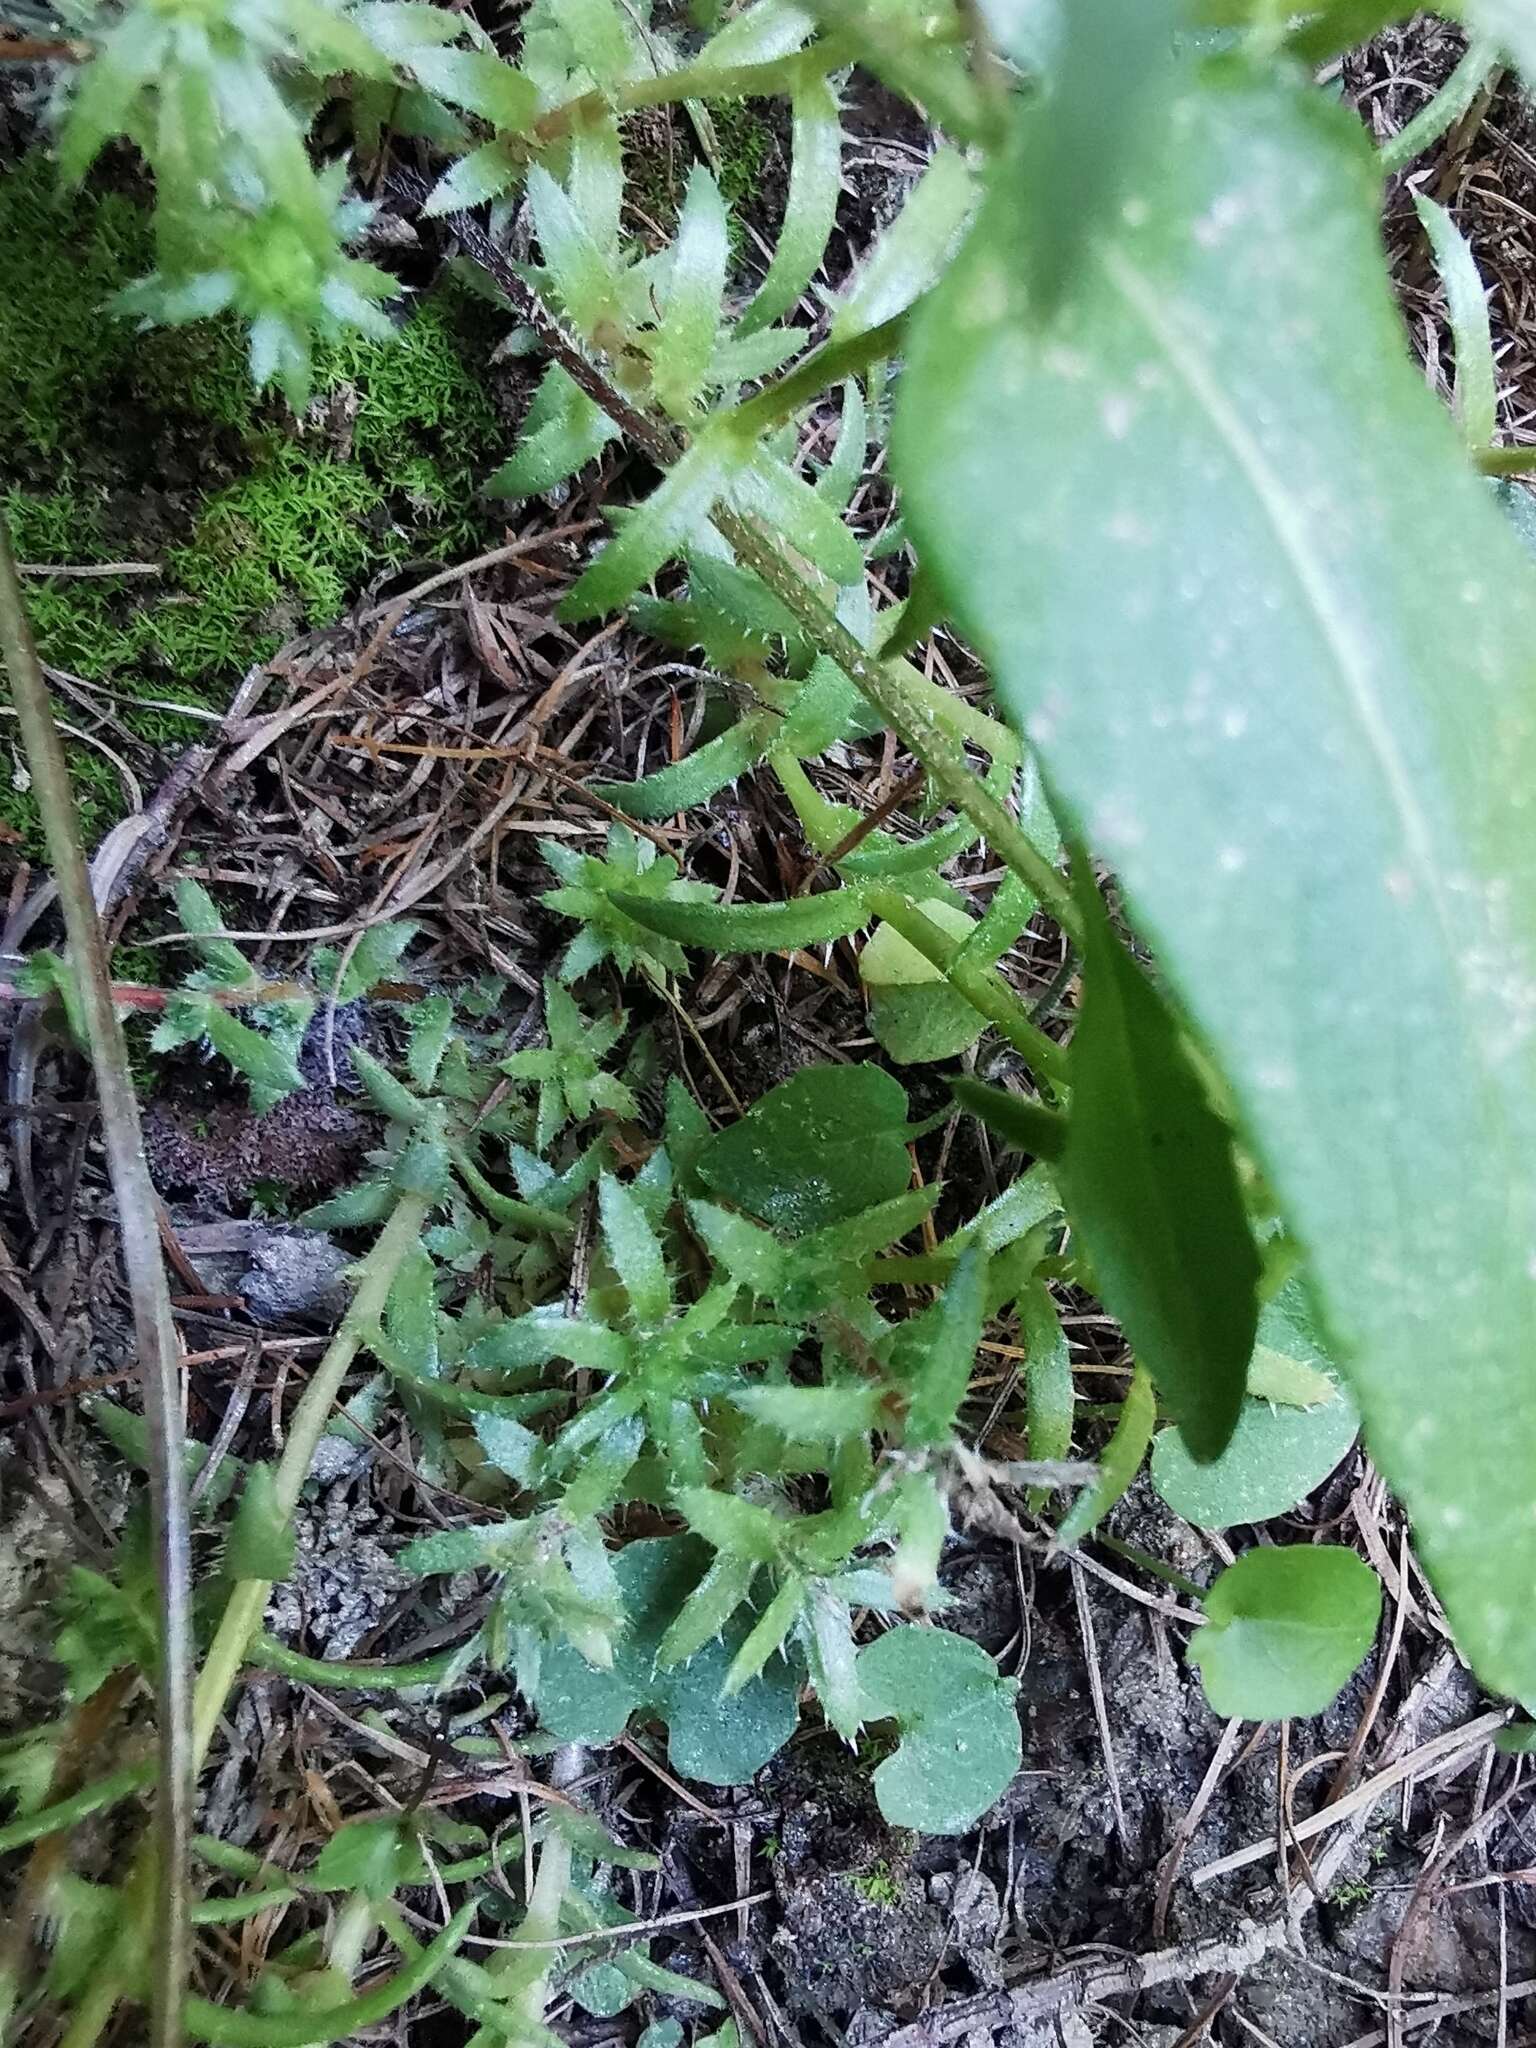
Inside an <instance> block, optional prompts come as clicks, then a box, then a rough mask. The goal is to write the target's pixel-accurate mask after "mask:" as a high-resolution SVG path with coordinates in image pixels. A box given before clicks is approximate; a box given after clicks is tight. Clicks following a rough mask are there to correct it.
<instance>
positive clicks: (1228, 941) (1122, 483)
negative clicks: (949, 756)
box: [896, 71, 1536, 1699]
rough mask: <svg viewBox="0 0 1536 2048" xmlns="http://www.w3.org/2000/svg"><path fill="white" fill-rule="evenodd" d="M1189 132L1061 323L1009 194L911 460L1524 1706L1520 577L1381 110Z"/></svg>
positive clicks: (1376, 1435) (1467, 1607) (976, 267)
mask: <svg viewBox="0 0 1536 2048" xmlns="http://www.w3.org/2000/svg"><path fill="white" fill-rule="evenodd" d="M1173 121H1174V124H1175V127H1176V130H1177V138H1176V146H1174V147H1172V148H1170V150H1169V151H1168V154H1167V157H1166V164H1165V171H1164V176H1163V178H1162V179H1161V180H1160V181H1158V182H1157V183H1156V184H1154V185H1150V186H1149V187H1148V190H1147V193H1146V195H1145V212H1144V213H1143V212H1142V211H1141V210H1140V209H1138V210H1137V211H1136V213H1135V215H1134V219H1133V221H1124V220H1122V222H1121V225H1120V226H1119V228H1118V229H1117V230H1116V232H1115V234H1114V235H1113V236H1112V237H1107V238H1105V239H1104V240H1102V241H1101V243H1100V245H1099V249H1098V254H1097V259H1096V262H1095V264H1094V266H1093V278H1092V286H1091V289H1084V290H1082V291H1081V292H1080V293H1079V294H1078V296H1077V299H1075V300H1074V303H1073V305H1072V308H1071V309H1070V312H1069V314H1068V315H1066V316H1065V317H1064V318H1063V319H1062V320H1061V322H1060V323H1059V324H1058V327H1057V329H1056V331H1054V332H1053V333H1052V335H1051V336H1050V337H1049V340H1048V341H1045V342H1042V341H1040V340H1038V339H1037V338H1036V337H1035V336H1034V335H1033V334H1032V332H1031V329H1030V326H1029V321H1028V316H1027V309H1025V308H1024V307H1023V306H1022V305H1021V304H1020V303H1019V298H1018V294H1017V292H1016V290H1015V288H1014V285H1013V283H1012V280H1011V272H1010V270H1009V267H1008V262H1007V254H1006V252H1007V243H1006V239H1000V230H999V224H998V221H997V219H996V204H994V206H993V207H992V209H991V212H992V217H991V218H990V219H989V220H987V221H983V222H982V223H981V224H979V225H978V228H977V230H976V233H975V234H974V236H973V238H972V240H971V242H970V243H969V244H968V246H967V248H966V250H965V251H964V252H963V254H962V257H961V259H960V261H959V264H958V266H957V269H956V272H955V273H954V274H953V276H952V278H951V280H950V281H948V282H947V283H946V286H945V289H944V293H943V295H942V297H943V304H942V305H940V304H938V303H935V304H934V305H933V306H932V308H931V309H930V312H929V315H928V316H927V317H925V318H924V319H923V320H921V321H920V322H919V328H920V330H921V331H920V334H919V337H918V340H917V342H916V344H915V347H914V357H913V362H912V365H911V367H910V369H909V371H908V373H907V382H906V387H905V390H904V393H903V400H902V403H903V408H904V416H903V418H902V420H901V421H900V422H899V423H898V428H899V431H898V435H897V447H896V453H897V457H898V463H897V466H898V471H899V474H900V477H901V480H902V482H903V488H904V491H905V493H906V503H907V505H908V507H909V517H910V518H911V519H912V521H913V522H914V524H915V525H916V526H917V527H918V528H919V530H920V535H921V538H922V540H923V544H924V549H925V559H926V560H927V561H928V564H929V566H930V568H932V569H933V570H934V572H935V573H936V574H939V575H941V576H942V578H943V580H944V583H945V586H946V588H947V590H948V591H949V592H950V594H951V596H952V598H953V600H954V602H955V605H956V608H957V612H958V614H959V616H960V618H961V620H962V623H963V624H964V625H965V627H966V628H967V630H969V631H970V632H971V633H972V634H973V636H974V637H975V638H976V640H977V641H978V643H979V644H980V645H981V646H982V648H983V649H984V651H985V652H986V654H987V655H988V656H989V657H990V659H991V663H992V670H993V675H994V678H995V681H996V686H997V689H998V691H999V694H1000V696H1001V698H1002V699H1003V701H1004V703H1005V704H1006V706H1007V707H1008V709H1009V713H1010V715H1011V716H1012V717H1013V718H1014V719H1015V720H1016V721H1017V722H1018V723H1019V724H1020V725H1022V726H1024V727H1026V728H1027V729H1028V731H1029V732H1030V733H1031V735H1032V737H1033V738H1034V740H1035V742H1036V744H1037V747H1038V750H1039V752H1040V754H1041V756H1042V758H1043V760H1044V762H1045V765H1046V768H1047V771H1048V773H1049V774H1050V777H1051V783H1052V789H1053V792H1054V793H1055V794H1056V795H1058V796H1059V797H1060V799H1061V801H1062V802H1063V803H1064V804H1065V805H1067V806H1068V807H1069V808H1070V809H1071V810H1072V811H1073V812H1074V813H1075V814H1076V815H1077V816H1078V817H1080V818H1084V819H1087V820H1089V821H1090V824H1091V826H1092V829H1093V831H1094V832H1095V835H1096V837H1097V838H1098V840H1099V842H1100V844H1101V846H1102V848H1103V850H1104V851H1105V852H1106V854H1108V856H1109V857H1110V858H1112V859H1113V860H1114V862H1115V865H1116V868H1117V871H1118V873H1119V876H1120V879H1121V882H1122V885H1123V887H1124V889H1125V892H1126V897H1127V901H1128V903H1129V904H1130V906H1131V908H1132V912H1133V914H1134V915H1135V917H1136V918H1137V920H1138V923H1139V924H1140V926H1141V928H1142V929H1143V930H1144V931H1145V932H1146V934H1147V936H1148V938H1149V939H1150V940H1151V942H1152V943H1153V945H1154V946H1155V948H1156V951H1157V954H1158V957H1159V960H1160V962H1161V963H1162V965H1163V966H1164V968H1165V969H1166V971H1167V973H1168V975H1169V976H1170V979H1171V980H1172V982H1173V984H1174V985H1175V986H1176V987H1177V988H1178V989H1179V991H1180V993H1181V995H1182V996H1183V998H1184V1000H1185V1002H1186V1003H1187V1005H1188V1006H1189V1009H1190V1012H1191V1014H1192V1016H1193V1017H1194V1019H1195V1021H1196V1023H1197V1024H1198V1026H1199V1028H1200V1030H1201V1032H1202V1034H1203V1036H1204V1038H1205V1039H1206V1041H1207V1042H1208V1043H1209V1044H1210V1045H1212V1046H1213V1047H1214V1048H1216V1051H1217V1056H1218V1058H1219V1060H1220V1062H1221V1065H1222V1067H1223V1068H1224V1070H1225V1074H1226V1077H1227V1079H1228V1081H1229V1082H1230V1084H1231V1085H1232V1087H1233V1089H1234V1091H1235V1093H1236V1096H1237V1099H1238V1102H1239V1105H1240V1109H1241V1112H1242V1114H1243V1117H1244V1120H1245V1123H1246V1125H1247V1128H1248V1131H1249V1133H1250V1134H1251V1137H1252V1139H1253V1141H1254V1143H1255V1146H1256V1149H1257V1151H1258V1153H1259V1155H1260V1157H1261V1159H1262V1161H1263V1164H1264V1167H1265V1171H1266V1174H1267V1177H1268V1179H1269V1181H1270V1183H1271V1185H1272V1186H1273V1187H1274V1188H1275V1189H1276V1191H1277V1196H1278V1200H1279V1203H1280V1206H1281V1208H1282V1210H1283V1212H1284V1214H1285V1216H1286V1218H1287V1221H1288V1223H1289V1225H1290V1228H1291V1230H1292V1231H1293V1233H1294V1234H1295V1236H1296V1237H1297V1239H1298V1240H1299V1241H1300V1243H1301V1244H1302V1245H1303V1246H1304V1247H1305V1249H1306V1252H1307V1255H1308V1260H1309V1270H1310V1272H1311V1274H1312V1277H1313V1280H1314V1282H1315V1284H1316V1286H1317V1288H1318V1291H1319V1295H1320V1297H1321V1300H1322V1303H1323V1306H1324V1310H1325V1313H1326V1316H1327V1321H1328V1325H1329V1328H1330V1330H1331V1332H1332V1335H1333V1339H1334V1343H1335V1345H1336V1351H1337V1357H1338V1361H1339V1366H1340V1369H1341V1371H1342V1372H1343V1373H1344V1374H1345V1376H1346V1378H1347V1379H1348V1380H1349V1382H1350V1384H1351V1387H1352V1389H1353V1391H1354V1393H1355V1396H1356V1398H1357V1400H1358V1402H1359V1405H1360V1408H1361V1412H1362V1415H1363V1417H1364V1424H1365V1433H1366V1440H1367V1443H1368V1444H1369V1446H1370V1448H1371V1452H1372V1456H1373V1457H1374V1459H1375V1460H1376V1463H1377V1465H1378V1466H1379V1468H1380V1469H1381V1471H1382V1472H1383V1474H1384V1475H1385V1476H1386V1478H1387V1480H1388V1481H1389V1483H1390V1484H1391V1485H1392V1486H1393V1487H1394V1488H1395V1490H1396V1491H1397V1493H1398V1495H1399V1497H1400V1498H1401V1499H1402V1500H1403V1501H1404V1503H1405V1505H1406V1507H1407V1509H1408V1511H1409V1513H1410V1514H1411V1515H1412V1516H1413V1518H1414V1523H1415V1527H1416V1531H1417V1541H1418V1545H1419V1553H1420V1555H1421V1557H1422V1558H1423V1560H1424V1562H1425V1565H1426V1567H1427V1569H1428V1571H1429V1574H1430V1577H1431V1579H1432V1580H1433V1582H1434V1584H1435V1587H1436V1590H1437V1592H1438V1594H1439V1596H1440V1598H1441V1600H1442V1601H1443V1602H1444V1604H1445V1609H1446V1612H1447V1614H1448V1616H1449V1617H1450V1621H1451V1625H1452V1627H1453V1629H1454V1630H1455V1632H1456V1637H1457V1640H1458V1642H1459V1644H1460V1645H1461V1647H1462V1649H1463V1651H1464V1652H1465V1653H1466V1654H1467V1656H1468V1657H1469V1658H1470V1659H1471V1661H1472V1662H1473V1663H1474V1665H1475V1666H1476V1668H1477V1670H1478V1673H1479V1675H1480V1677H1481V1678H1482V1679H1483V1681H1484V1683H1485V1684H1487V1685H1489V1686H1490V1687H1492V1688H1493V1689H1494V1690H1496V1691H1500V1692H1505V1693H1509V1694H1512V1695H1513V1696H1515V1697H1517V1698H1520V1697H1524V1698H1532V1699H1536V1635H1533V1634H1532V1632H1531V1630H1530V1629H1529V1628H1528V1627H1527V1625H1526V1621H1525V1617H1524V1615H1523V1611H1522V1610H1521V1607H1520V1603H1519V1601H1518V1600H1514V1599H1512V1598H1511V1588H1512V1587H1515V1586H1522V1585H1525V1584H1528V1583H1531V1582H1533V1581H1536V1520H1533V1519H1532V1516H1531V1513H1530V1500H1531V1493H1532V1487H1533V1474H1536V1380H1533V1379H1532V1377H1531V1375H1530V1374H1529V1373H1528V1371H1527V1370H1526V1367H1525V1364H1524V1362H1523V1354H1522V1352H1521V1346H1520V1344H1519V1343H1514V1344H1512V1342H1511V1333H1512V1332H1524V1331H1527V1330H1529V1329H1531V1328H1532V1327H1533V1325H1536V1270H1533V1266H1532V1259H1531V1248H1532V1246H1533V1244H1536V1187H1533V1173H1536V1165H1533V1162H1536V1089H1533V1088H1532V1086H1531V1079H1530V1074H1531V1051H1530V1028H1529V1027H1530V1015H1531V997H1530V991H1531V989H1532V988H1533V986H1536V967H1533V952H1536V935H1533V930H1532V927H1533V923H1536V917H1533V911H1532V905H1533V903H1536V838H1533V836H1532V834H1531V832H1530V831H1529V829H1528V825H1527V822H1526V815H1527V807H1528V796H1529V791H1530V789H1531V787H1532V786H1533V783H1536V738H1533V733H1532V731H1531V729H1530V725H1529V722H1528V721H1527V719H1526V717H1525V713H1524V711H1523V710H1522V709H1520V708H1519V707H1522V706H1524V705H1525V704H1526V702H1527V699H1528V696H1529V654H1528V650H1529V649H1530V647H1531V646H1532V645H1533V644H1536V599H1533V582H1532V575H1531V566H1530V563H1529V561H1528V559H1527V558H1526V557H1525V555H1524V554H1523V552H1522V549H1521V544H1520V542H1519V540H1518V538H1517V537H1516V536H1515V535H1514V534H1513V533H1511V532H1510V531H1508V529H1507V527H1506V525H1505V523H1504V522H1503V520H1502V518H1501V515H1500V513H1499V509H1498V507H1497V505H1496V504H1494V503H1492V502H1491V494H1490V493H1488V491H1487V490H1486V488H1485V487H1484V485H1483V484H1482V483H1481V481H1480V480H1479V479H1477V478H1475V477H1473V476H1471V475H1469V474H1468V473H1467V470H1466V466H1465V462H1464V459H1463V458H1462V455H1461V452H1460V447H1459V437H1458V435H1457V433H1456V430H1455V428H1454V426H1453V425H1452V423H1450V422H1449V421H1448V420H1447V419H1446V417H1445V415H1444V412H1443V410H1442V409H1441V408H1439V407H1438V406H1437V405H1436V403H1435V402H1434V400H1433V398H1432V396H1431V395H1430V394H1429V393H1428V392H1427V391H1426V390H1425V388H1424V386H1423V382H1422V380H1421V378H1420V377H1419V375H1418V373H1417V372H1416V371H1415V370H1414V369H1413V368H1412V367H1411V365H1410V364H1409V362H1408V360H1407V357H1406V354H1405V351H1404V350H1403V346H1402V329H1401V324H1400V316H1399V313H1398V309H1397V306H1396V303H1395V301H1394V299H1393V296H1392V293H1391V291H1390V288H1389V283H1388V279H1387V276H1386V272H1385V268H1384V265H1383V260H1382V254H1381V248H1380V242H1379V237H1378V231H1377V207H1378V199H1379V190H1378V183H1377V178H1376V173H1375V170H1374V166H1373V165H1372V163H1371V162H1370V160H1369V156H1368V152H1367V151H1366V150H1365V148H1364V146H1363V144H1362V141H1361V138H1360V136H1359V134H1358V131H1357V127H1356V124H1355V123H1354V121H1353V117H1352V116H1350V115H1348V114H1347V113H1345V112H1343V111H1341V110H1338V109H1335V108H1331V107H1329V106H1327V105H1325V104H1324V103H1323V101H1322V99H1321V97H1320V96H1319V95H1317V94H1315V93H1313V92H1312V91H1311V90H1310V89H1307V90H1303V89H1300V88H1293V87H1292V86H1290V85H1289V84H1287V83H1285V82H1283V81H1275V80H1269V81H1263V82H1258V81H1253V80H1252V79H1250V78H1248V77H1247V76H1246V75H1244V74H1242V73H1240V72H1237V73H1235V72H1231V71H1222V72H1218V73H1217V74H1215V75H1214V76H1213V77H1212V78H1211V79H1210V80H1209V81H1208V82H1206V83H1204V84H1202V85H1199V86H1196V87H1192V88H1190V89H1188V90H1186V91H1185V92H1184V93H1183V95H1182V97H1181V98H1180V100H1179V103H1178V105H1177V106H1176V108H1175V110H1174V114H1173ZM1001 203H1002V202H997V204H1001ZM1298 322H1299V323H1300V326H1298V325H1297V323H1298ZM1303 328H1304V330H1305V332H1304V333H1303V332H1302V329H1303ZM1282 335H1284V336H1287V337H1288V339H1285V340H1282V339H1281V337H1282ZM1324 504H1327V505H1328V506H1330V507H1334V508H1336V509H1337V513H1338V516H1337V517H1320V516H1319V514H1318V509H1317V508H1318V507H1319V506H1321V505H1324ZM1107 593H1112V594H1113V595H1112V598H1110V599H1109V601H1106V594H1107ZM1447 675H1454V676H1455V677H1456V678H1457V685H1456V688H1455V690H1454V691H1452V692H1451V693H1449V694H1447V691H1446V687H1445V678H1446V676H1447ZM1282 703H1283V716H1282V715H1281V712H1280V708H1279V707H1280V706H1281V705H1282ZM1474 736H1475V737H1474ZM1324 902H1325V903H1326V915H1322V914H1320V912H1319V905H1320V904H1322V903H1324ZM1449 1303H1455V1304H1457V1312H1456V1313H1455V1314H1448V1313H1447V1304H1449ZM1494 1442H1497V1445H1498V1455H1497V1457H1494V1456H1492V1455H1490V1449H1489V1447H1490V1444H1492V1443H1494Z"/></svg>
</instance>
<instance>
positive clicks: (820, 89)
mask: <svg viewBox="0 0 1536 2048" xmlns="http://www.w3.org/2000/svg"><path fill="white" fill-rule="evenodd" d="M842 183H843V127H842V115H841V113H840V112H839V109H838V104H837V94H836V93H835V92H834V91H833V89H832V87H831V85H830V84H829V83H828V82H827V80H826V79H825V78H808V79H807V80H805V81H804V82H803V83H802V84H801V85H800V86H798V87H797V89H796V91H795V94H794V98H793V101H792V103H791V135H790V161H789V192H788V196H787V197H786V199H785V202H784V225H783V227H782V228H780V230H779V239H778V242H777V244H776V246H775V248H774V252H773V261H772V262H771V263H770V264H769V266H768V275H767V276H766V277H765V278H764V279H763V281H762V284H761V285H760V286H759V287H758V292H757V296H756V298H754V299H753V301H752V303H751V305H750V306H749V307H748V308H747V310H746V312H745V313H744V314H743V316H742V319H741V323H740V327H741V332H742V333H744V334H751V333H752V332H753V331H754V330H755V329H757V328H759V327H768V326H771V325H772V323H773V322H774V321H775V320H777V319H778V318H779V317H780V316H781V315H782V314H784V313H787V312H788V311H789V310H790V308H791V307H792V306H793V305H794V304H795V301H796V300H797V299H798V298H799V297H800V294H801V293H802V292H803V291H804V290H805V288H806V286H807V285H808V284H809V283H810V281H811V279H812V278H813V277H814V276H815V275H816V271H817V269H818V267H819V266H820V263H821V259H822V256H823V255H824V254H825V252H826V247H827V238H828V236H829V235H830V234H831V232H832V222H833V220H834V218H835V217H836V214H837V196H838V193H839V192H840V191H841V190H842Z"/></svg>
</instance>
